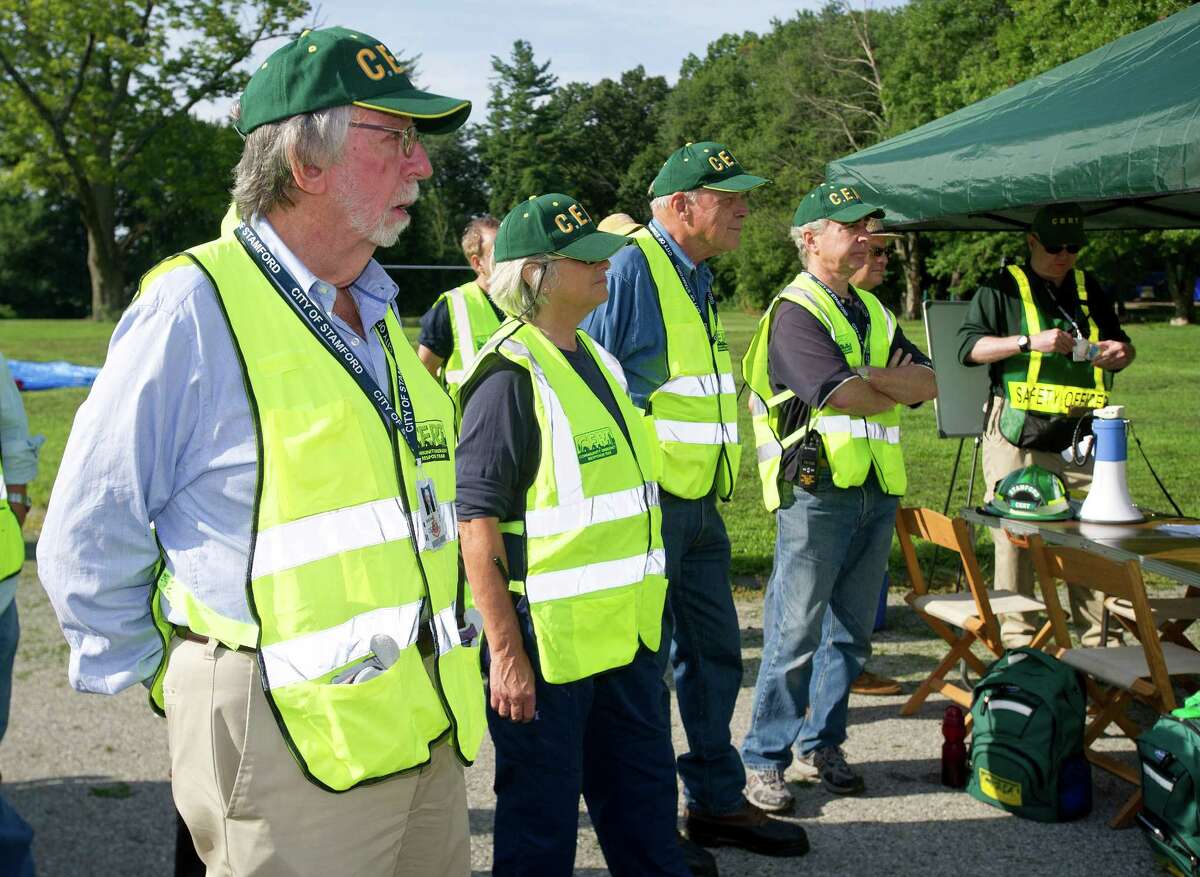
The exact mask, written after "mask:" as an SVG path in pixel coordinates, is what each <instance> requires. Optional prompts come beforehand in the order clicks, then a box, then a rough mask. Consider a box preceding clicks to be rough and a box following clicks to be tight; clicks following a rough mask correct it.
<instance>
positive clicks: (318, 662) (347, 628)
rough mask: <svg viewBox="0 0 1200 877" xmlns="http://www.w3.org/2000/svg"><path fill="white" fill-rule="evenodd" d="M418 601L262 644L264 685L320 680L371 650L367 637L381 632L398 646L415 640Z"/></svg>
mask: <svg viewBox="0 0 1200 877" xmlns="http://www.w3.org/2000/svg"><path fill="white" fill-rule="evenodd" d="M420 620H421V601H420V600H417V601H416V602H415V603H406V604H405V605H403V606H387V607H384V608H383V609H372V610H371V611H370V612H364V613H362V614H361V615H356V616H354V617H353V618H351V619H350V620H349V621H344V622H342V623H341V624H339V625H336V626H335V627H328V628H326V629H325V630H316V631H313V632H312V633H306V634H304V635H303V636H297V637H292V638H291V639H289V640H285V641H283V642H279V643H275V644H273V645H269V646H263V647H262V649H261V652H262V662H263V669H265V670H266V673H267V678H266V683H267V687H268V688H282V687H283V686H284V685H291V684H292V683H293V682H302V681H305V680H312V679H320V678H321V677H322V676H325V675H326V674H328V673H332V672H333V671H334V670H336V669H338V668H339V667H344V666H346V665H347V664H349V663H351V662H353V661H357V660H360V659H361V658H365V657H366V656H367V655H369V654H370V653H371V637H373V636H375V635H376V634H384V635H386V636H389V637H391V638H392V639H393V640H394V641H395V642H396V645H398V646H399V647H400V648H401V649H406V648H408V647H409V646H411V645H413V644H414V643H415V642H416V641H417V629H418V625H419V623H420Z"/></svg>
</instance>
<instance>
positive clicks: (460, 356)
mask: <svg viewBox="0 0 1200 877" xmlns="http://www.w3.org/2000/svg"><path fill="white" fill-rule="evenodd" d="M442 298H443V299H444V300H445V302H446V308H447V310H448V311H449V314H450V330H451V334H452V335H453V336H454V349H453V350H451V351H450V356H449V358H447V360H446V362H445V365H443V366H442V378H443V381H444V383H445V385H446V391H447V392H453V390H454V388H455V387H457V386H458V385H459V384H461V383H462V381H463V378H464V377H466V375H467V370H468V369H469V368H470V367H471V364H472V363H473V362H474V361H475V357H476V356H478V354H479V350H480V349H481V348H482V347H483V345H484V344H486V343H487V340H488V338H490V337H491V336H492V333H493V332H495V331H496V328H497V327H498V326H499V325H500V319H499V318H498V317H497V316H496V312H495V310H493V308H492V305H491V302H490V301H489V299H488V296H487V293H486V292H484V291H483V290H482V289H480V288H479V284H478V283H476V282H475V281H474V280H472V281H471V282H470V283H464V284H463V285H462V286H459V287H456V288H455V289H451V290H449V291H448V292H444V293H442Z"/></svg>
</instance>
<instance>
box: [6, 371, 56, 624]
mask: <svg viewBox="0 0 1200 877" xmlns="http://www.w3.org/2000/svg"><path fill="white" fill-rule="evenodd" d="M45 440H46V439H45V437H44V436H40V435H39V436H32V437H31V436H30V435H29V421H28V420H27V419H26V418H25V406H24V405H23V404H22V403H21V391H20V390H18V389H17V384H16V382H15V381H14V380H13V376H12V373H11V372H10V371H9V370H8V360H7V359H5V358H4V355H3V354H0V462H2V463H3V464H4V481H5V483H7V484H28V483H29V482H30V481H32V480H33V479H35V478H37V471H38V469H37V462H38V448H39V447H41V445H42V442H44V441H45ZM19 575H20V573H17V575H16V576H9V577H8V578H6V579H4V581H0V614H3V613H4V611H5V610H7V609H8V607H9V606H11V605H12V601H13V598H14V597H16V595H17V576H19Z"/></svg>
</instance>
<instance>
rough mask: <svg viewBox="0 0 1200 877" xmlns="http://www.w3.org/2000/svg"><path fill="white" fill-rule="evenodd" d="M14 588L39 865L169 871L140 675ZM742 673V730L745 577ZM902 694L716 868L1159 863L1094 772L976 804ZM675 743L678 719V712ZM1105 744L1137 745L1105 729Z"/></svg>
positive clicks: (755, 649)
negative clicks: (83, 661) (1117, 817)
mask: <svg viewBox="0 0 1200 877" xmlns="http://www.w3.org/2000/svg"><path fill="white" fill-rule="evenodd" d="M23 575H24V578H23V581H22V583H21V587H20V589H19V592H18V593H19V596H18V602H19V605H20V612H21V625H22V639H21V646H20V651H19V653H18V655H17V667H16V678H15V680H14V691H13V709H12V719H11V723H10V726H9V730H8V735H7V737H6V738H5V740H4V743H3V745H2V746H0V769H2V770H3V777H4V785H3V792H4V795H5V797H6V798H8V800H9V801H10V802H11V803H12V804H13V806H14V807H15V808H16V809H17V810H18V811H19V812H20V813H21V814H23V815H24V816H25V818H26V819H27V820H29V822H30V823H31V824H32V825H33V827H34V829H35V831H36V833H37V836H36V848H35V853H36V859H37V865H38V869H39V873H40V874H41V875H43V877H57V875H84V874H85V875H109V874H111V875H143V874H145V875H152V874H153V875H161V874H170V873H171V868H172V861H173V860H172V854H173V853H172V851H173V842H174V811H173V808H172V806H171V801H170V787H169V784H168V781H167V766H168V759H167V746H166V727H165V723H164V722H162V720H160V719H159V718H157V717H156V716H155V715H154V714H153V713H151V712H150V710H149V709H148V707H147V706H146V701H145V693H144V691H143V690H142V689H141V688H140V687H139V688H138V689H137V690H134V691H127V692H125V693H123V694H121V695H119V696H117V697H108V698H106V697H96V696H86V695H81V694H77V693H75V692H73V691H72V690H71V689H70V688H69V686H68V685H67V681H66V673H65V668H66V661H67V647H66V644H65V643H64V642H63V640H62V637H61V634H60V633H59V631H58V627H57V624H56V623H55V620H54V616H53V613H52V611H51V610H50V607H49V604H48V603H47V601H46V598H45V595H44V594H43V592H42V590H41V588H40V586H39V585H38V583H37V580H36V577H35V572H34V564H33V563H32V562H31V563H29V564H27V566H26V570H25V572H24V574H23ZM891 601H892V605H891V608H890V610H889V613H888V624H889V626H888V629H887V630H886V631H884V632H882V633H881V634H879V635H878V636H877V638H876V643H875V647H876V657H874V658H873V659H872V663H871V668H872V669H873V670H875V671H876V672H879V673H883V674H886V675H892V676H898V677H900V678H901V679H903V680H905V681H906V682H907V683H908V685H907V686H906V687H907V688H908V690H910V691H911V690H912V688H914V687H915V685H916V684H917V682H918V681H919V680H920V679H921V678H923V676H924V674H925V673H927V672H928V670H929V669H931V668H932V667H933V666H934V665H935V664H936V662H937V660H938V658H939V657H940V654H941V651H942V650H941V648H940V642H941V641H940V640H934V639H933V638H932V635H931V634H929V632H928V631H927V630H925V628H924V626H923V625H922V624H921V622H920V621H919V619H917V618H916V617H915V616H914V615H913V614H912V613H911V612H910V611H909V610H908V609H907V608H906V607H904V606H903V604H902V601H901V600H900V597H899V593H898V592H893V594H892V595H891ZM738 612H739V615H740V618H741V623H742V634H743V649H744V655H745V661H746V677H745V681H744V683H743V688H742V693H741V695H740V697H739V699H738V704H737V712H736V714H735V716H734V720H733V722H734V728H733V737H734V740H735V742H740V741H741V739H742V737H743V736H744V735H745V732H746V726H747V722H748V719H749V712H750V698H751V695H752V692H753V685H754V679H755V674H756V673H757V670H758V662H759V655H760V650H761V644H762V615H761V609H760V598H759V595H757V594H755V593H752V592H744V591H739V593H738ZM903 701H904V697H890V698H868V697H858V696H855V697H853V698H851V701H850V723H851V727H850V739H849V741H848V743H847V745H846V750H847V754H848V756H849V758H850V759H851V761H852V762H854V763H857V764H858V765H859V766H860V767H861V769H862V772H863V775H864V777H865V779H866V783H867V792H866V794H864V795H863V796H860V797H856V798H846V799H842V798H837V797H836V796H832V795H829V794H827V793H825V792H824V791H822V790H821V789H820V787H819V786H817V785H815V784H812V783H805V782H802V781H798V780H797V781H796V782H795V783H794V784H793V789H794V791H795V792H796V795H797V807H796V814H795V818H796V819H798V820H799V822H800V824H802V825H803V826H804V827H805V828H806V830H807V831H808V835H809V840H810V842H811V844H812V851H811V852H810V853H809V854H808V856H806V857H804V858H802V859H767V858H762V857H758V856H751V855H748V854H744V853H741V852H738V851H734V850H719V851H717V860H718V863H719V865H720V868H721V872H722V873H723V874H727V875H732V874H737V875H783V874H821V875H840V874H855V875H863V874H888V875H910V874H911V875H918V874H919V875H924V877H928V875H939V874H955V873H970V874H972V875H1002V874H1018V873H1020V874H1046V875H1056V877H1058V875H1089V877H1098V875H1123V874H1131V875H1132V874H1146V873H1148V872H1150V871H1151V869H1152V868H1153V863H1152V860H1151V858H1150V855H1149V853H1148V851H1147V848H1146V845H1145V843H1144V842H1143V840H1142V838H1141V836H1140V833H1139V832H1138V831H1136V830H1132V831H1119V832H1118V831H1111V830H1109V829H1108V828H1107V826H1106V822H1107V820H1108V818H1109V817H1110V816H1111V815H1112V814H1113V813H1114V812H1115V811H1116V809H1117V807H1118V806H1119V803H1120V802H1121V801H1123V800H1124V798H1125V797H1126V795H1127V794H1128V793H1129V787H1128V786H1124V785H1123V784H1121V783H1119V782H1117V781H1116V780H1114V779H1113V778H1112V777H1110V776H1109V775H1108V774H1105V773H1102V772H1100V771H1095V772H1094V778H1095V784H1096V801H1097V805H1096V809H1095V812H1094V813H1093V814H1092V815H1091V816H1090V817H1089V818H1088V819H1086V820H1084V821H1082V822H1078V823H1073V824H1064V825H1043V824H1040V823H1036V822H1029V821H1024V820H1019V819H1016V818H1014V817H1011V816H1008V815H1007V814H1004V813H1001V812H1000V811H997V810H994V809H992V808H990V807H987V806H984V805H983V804H980V803H978V802H976V801H974V800H973V799H971V798H969V797H968V796H967V795H966V794H964V793H961V792H951V791H948V790H946V789H944V788H943V787H942V786H941V785H939V783H938V770H939V766H938V759H939V756H940V752H941V749H940V746H941V731H940V723H941V714H942V709H943V708H944V706H945V701H943V700H941V699H939V698H933V699H931V701H929V702H927V703H926V705H925V707H924V708H923V709H922V711H921V712H920V713H919V714H918V715H917V716H913V717H909V718H901V717H900V716H899V707H900V704H901V703H903ZM674 728H675V745H676V749H677V750H678V749H680V748H681V747H682V746H683V743H684V738H683V730H682V727H681V725H680V723H679V720H678V716H676V717H675V723H674ZM1108 745H1109V746H1111V748H1114V749H1120V750H1124V751H1126V752H1128V751H1130V750H1131V749H1132V746H1131V744H1129V743H1128V742H1126V741H1118V740H1113V741H1110V742H1109V743H1108ZM492 767H493V758H492V750H491V746H490V744H489V742H488V741H486V740H485V742H484V747H483V750H482V752H481V753H480V756H479V760H478V762H477V763H476V765H475V766H474V767H473V768H471V769H470V770H469V771H468V772H467V791H468V798H469V802H470V807H471V831H472V864H473V866H474V868H476V869H477V873H486V872H487V870H488V867H489V864H490V861H491V832H492V820H493V805H494V797H493V795H492V792H491V776H492ZM576 864H577V869H576V873H577V874H584V875H598V874H607V873H608V872H607V870H606V869H605V868H604V859H603V856H602V855H601V853H600V848H599V846H598V844H597V842H596V837H595V834H594V832H593V831H592V830H591V827H590V824H589V823H588V820H587V814H586V811H582V808H581V814H580V832H579V848H578V856H577V860H576Z"/></svg>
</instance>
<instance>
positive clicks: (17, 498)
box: [8, 491, 33, 509]
mask: <svg viewBox="0 0 1200 877" xmlns="http://www.w3.org/2000/svg"><path fill="white" fill-rule="evenodd" d="M8 504H9V505H22V506H25V508H27V509H30V508H33V500H31V499H30V498H29V494H27V493H17V492H16V491H10V492H9V494H8Z"/></svg>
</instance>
